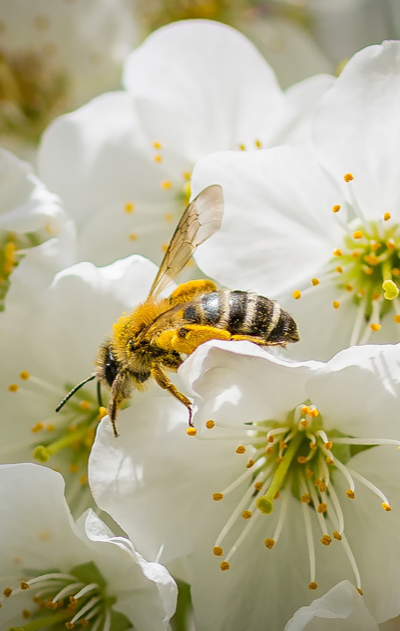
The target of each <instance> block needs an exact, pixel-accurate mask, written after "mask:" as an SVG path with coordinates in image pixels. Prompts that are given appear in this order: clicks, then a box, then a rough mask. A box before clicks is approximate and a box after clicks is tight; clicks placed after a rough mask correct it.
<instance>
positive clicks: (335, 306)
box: [332, 300, 340, 309]
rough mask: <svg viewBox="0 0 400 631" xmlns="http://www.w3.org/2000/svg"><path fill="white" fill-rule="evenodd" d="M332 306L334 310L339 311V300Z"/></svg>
mask: <svg viewBox="0 0 400 631" xmlns="http://www.w3.org/2000/svg"><path fill="white" fill-rule="evenodd" d="M332 305H333V308H334V309H339V307H340V302H339V301H338V300H334V301H333V302H332Z"/></svg>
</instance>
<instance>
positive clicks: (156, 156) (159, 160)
mask: <svg viewBox="0 0 400 631" xmlns="http://www.w3.org/2000/svg"><path fill="white" fill-rule="evenodd" d="M154 162H158V163H160V162H162V156H160V154H159V153H156V155H155V156H154Z"/></svg>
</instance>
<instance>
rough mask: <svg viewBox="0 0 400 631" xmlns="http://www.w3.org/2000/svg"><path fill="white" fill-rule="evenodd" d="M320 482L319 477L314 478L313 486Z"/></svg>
mask: <svg viewBox="0 0 400 631" xmlns="http://www.w3.org/2000/svg"><path fill="white" fill-rule="evenodd" d="M320 484H321V480H320V479H319V478H315V480H314V486H319V485H320Z"/></svg>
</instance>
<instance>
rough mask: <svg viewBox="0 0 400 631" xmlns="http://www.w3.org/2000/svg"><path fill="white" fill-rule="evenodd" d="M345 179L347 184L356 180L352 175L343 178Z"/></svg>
mask: <svg viewBox="0 0 400 631" xmlns="http://www.w3.org/2000/svg"><path fill="white" fill-rule="evenodd" d="M343 179H344V181H345V182H351V180H354V177H353V175H352V174H351V173H346V175H344V176H343Z"/></svg>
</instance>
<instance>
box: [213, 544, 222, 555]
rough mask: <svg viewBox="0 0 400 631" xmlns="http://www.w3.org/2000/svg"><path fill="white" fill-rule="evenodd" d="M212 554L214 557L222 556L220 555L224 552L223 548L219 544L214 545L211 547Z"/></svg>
mask: <svg viewBox="0 0 400 631" xmlns="http://www.w3.org/2000/svg"><path fill="white" fill-rule="evenodd" d="M213 554H214V555H215V556H216V557H222V555H223V554H224V550H223V548H221V547H220V546H214V547H213Z"/></svg>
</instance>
